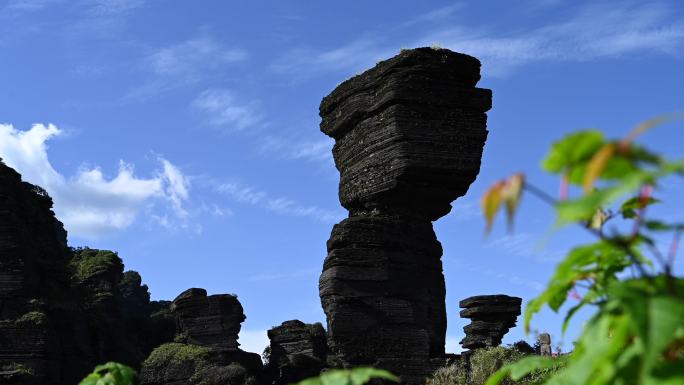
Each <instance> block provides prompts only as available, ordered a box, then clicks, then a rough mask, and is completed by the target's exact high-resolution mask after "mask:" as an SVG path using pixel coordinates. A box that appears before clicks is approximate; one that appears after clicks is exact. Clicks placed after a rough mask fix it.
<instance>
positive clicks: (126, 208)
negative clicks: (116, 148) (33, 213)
mask: <svg viewBox="0 0 684 385" xmlns="http://www.w3.org/2000/svg"><path fill="white" fill-rule="evenodd" d="M62 133H63V131H62V130H60V129H59V128H57V127H56V126H54V125H47V126H45V125H42V124H36V125H34V126H33V127H32V128H31V129H30V130H28V131H20V130H17V129H15V128H14V127H13V126H12V125H7V124H0V157H1V158H2V159H3V160H4V161H5V163H6V164H7V165H8V166H10V167H12V168H14V169H16V170H17V171H18V172H19V173H20V174H22V176H23V178H24V180H26V181H28V182H31V183H34V184H37V185H39V186H41V187H43V188H45V189H46V190H47V191H48V193H49V194H50V195H51V196H52V198H53V199H54V202H55V212H56V214H57V216H58V218H59V219H60V220H61V221H62V222H64V224H65V227H66V229H67V231H69V232H70V234H72V235H76V236H78V237H82V238H88V239H94V238H100V237H102V236H106V235H108V234H111V233H114V232H116V231H120V230H123V229H126V228H128V227H129V226H130V225H131V224H133V222H134V221H135V219H136V217H137V216H138V214H139V213H140V212H141V211H142V210H145V209H146V207H147V206H148V205H149V204H150V203H154V202H155V201H158V200H163V201H166V202H167V203H168V205H169V206H170V208H171V210H172V211H173V212H174V215H175V216H176V217H178V218H183V217H185V216H186V215H187V212H186V211H185V209H184V207H183V203H184V202H185V201H187V200H188V198H189V183H188V181H187V178H186V177H185V176H184V175H183V173H182V172H181V171H180V170H179V169H178V168H177V167H176V166H174V165H173V164H172V163H171V162H169V161H168V160H166V159H164V158H162V157H159V158H158V160H159V162H160V164H161V165H162V169H161V170H158V171H157V172H156V173H155V174H154V175H153V176H150V177H147V178H141V177H138V176H136V175H135V173H134V167H133V165H132V164H129V163H126V162H124V161H120V163H119V169H118V172H117V173H116V175H115V176H114V177H112V178H107V177H105V175H104V174H103V172H102V170H101V169H100V168H97V167H94V168H87V167H82V168H81V169H79V170H78V172H77V173H76V175H74V176H72V177H70V178H67V177H65V176H64V175H62V174H61V173H60V172H58V171H57V170H55V168H54V167H53V166H52V164H51V163H50V160H49V158H48V153H47V142H48V141H49V140H50V139H51V138H54V137H55V136H58V135H60V134H62Z"/></svg>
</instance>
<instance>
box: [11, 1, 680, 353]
mask: <svg viewBox="0 0 684 385" xmlns="http://www.w3.org/2000/svg"><path fill="white" fill-rule="evenodd" d="M433 44H438V45H440V46H442V47H445V48H449V49H452V50H455V51H460V52H464V53H468V54H471V55H474V56H476V57H478V58H479V59H480V60H481V61H482V63H483V68H482V80H481V81H480V83H479V86H480V87H485V88H491V89H492V90H493V92H494V98H493V108H492V110H491V111H490V112H489V114H488V116H489V123H488V128H489V130H490V135H489V139H488V141H487V144H486V147H485V152H484V157H483V163H482V168H481V172H480V175H479V177H478V179H477V181H476V182H475V183H474V184H473V185H472V186H471V189H470V191H469V193H468V194H467V195H466V196H465V197H463V198H461V199H459V200H458V201H457V202H455V204H454V210H453V211H452V213H451V214H449V215H448V216H446V217H444V218H442V219H440V220H439V221H438V222H436V223H435V229H436V232H437V236H438V238H439V239H440V241H441V242H442V244H443V247H444V257H443V260H444V269H445V276H446V281H447V309H448V317H449V328H448V344H447V349H448V350H450V351H458V350H459V346H458V345H457V343H458V341H459V340H460V339H461V338H462V337H463V332H462V327H463V326H464V325H465V324H466V323H467V321H466V320H463V319H460V318H459V317H458V311H459V309H458V301H459V300H460V299H462V298H465V297H467V296H470V295H476V294H495V293H506V294H510V295H517V296H521V297H523V298H524V299H526V300H527V299H530V298H532V297H533V296H535V295H536V294H537V293H539V290H540V289H541V288H542V287H543V285H544V284H545V283H546V281H547V279H548V277H549V276H550V274H551V272H552V271H553V267H554V265H555V263H556V262H557V261H558V260H559V258H561V256H562V255H563V253H564V252H565V251H567V250H568V248H569V247H571V246H572V245H574V244H577V243H579V242H585V241H589V239H587V238H586V237H585V235H584V234H583V233H581V232H580V231H577V230H572V229H571V230H569V231H565V232H561V233H558V234H556V235H554V236H553V237H551V238H550V239H549V240H548V241H547V242H546V246H545V247H543V248H541V247H540V246H539V245H540V240H541V239H542V238H543V237H544V235H545V234H547V233H548V229H549V227H550V225H551V224H552V223H553V219H554V218H553V212H552V211H551V210H550V209H549V208H547V207H545V206H544V205H543V204H542V203H540V202H537V201H535V200H534V198H533V197H531V196H530V197H525V198H524V201H523V203H522V208H521V211H520V214H519V215H520V220H519V221H518V223H517V226H516V231H515V232H514V233H507V232H506V231H505V229H504V228H503V226H502V224H503V223H502V222H499V223H497V225H496V226H495V229H494V231H493V233H492V234H491V235H490V236H489V237H488V238H486V239H485V237H484V236H483V229H484V222H483V220H482V219H481V217H480V215H479V208H478V205H479V197H480V196H481V195H482V192H483V191H484V190H485V189H486V187H487V186H488V185H490V184H491V183H493V182H494V181H495V180H497V179H498V178H501V177H503V176H506V175H508V174H510V173H512V172H516V171H525V172H527V173H528V177H529V179H530V180H532V181H533V182H534V183H535V184H536V185H538V186H539V187H542V188H544V189H546V190H547V191H549V192H550V193H555V192H556V191H557V188H558V183H557V181H556V180H555V179H553V178H551V177H549V176H546V175H544V174H543V173H541V172H540V171H539V166H538V165H539V160H540V159H541V158H542V157H543V155H544V154H545V152H546V150H547V148H548V147H549V145H550V144H551V143H552V142H553V140H555V139H558V138H560V137H561V136H562V135H563V134H564V133H567V132H570V131H572V130H575V129H578V128H587V127H599V128H602V129H604V130H605V131H606V132H607V133H608V135H610V136H614V137H618V136H622V135H624V133H626V132H627V131H628V130H629V129H630V128H631V127H632V126H633V125H634V124H636V123H637V122H639V121H641V120H643V119H646V118H648V117H651V116H654V115H658V114H662V113H665V112H670V111H674V110H678V109H681V108H682V107H684V91H683V90H684V76H682V72H681V68H684V67H683V65H684V60H683V57H684V56H683V55H684V6H682V4H681V3H680V2H678V1H675V0H672V1H651V2H639V1H596V2H575V1H562V0H545V1H523V0H518V1H486V2H477V3H476V2H450V1H421V2H415V1H403V0H393V1H375V2H367V1H347V2H322V1H287V2H285V1H252V2H226V1H219V0H212V1H210V0H207V1H202V2H180V1H179V2H172V1H161V0H75V1H73V0H72V1H66V0H0V157H2V158H4V159H5V161H6V162H7V163H8V164H9V165H11V166H13V167H15V168H16V169H17V170H19V171H20V172H21V173H22V174H23V175H24V177H25V179H27V180H28V181H30V182H33V183H37V184H40V185H42V186H43V187H45V188H46V189H47V190H48V192H49V193H50V194H51V195H52V196H53V198H54V200H55V211H56V212H57V214H58V216H59V217H60V218H61V219H62V220H63V222H64V223H65V225H66V228H67V230H68V231H69V241H70V243H71V245H73V246H80V245H89V246H91V247H97V248H107V249H112V250H116V251H118V252H119V255H120V256H121V257H122V258H123V259H124V262H125V264H126V266H127V268H129V269H134V270H137V271H139V272H140V273H141V274H142V276H143V279H144V281H145V282H146V283H147V284H148V285H149V287H150V291H151V292H152V296H153V298H156V299H173V298H174V297H175V296H176V295H177V294H179V293H180V292H181V291H183V290H185V289H187V288H189V287H203V288H206V289H207V290H208V291H209V292H210V293H225V292H229V293H236V294H238V296H239V298H240V300H241V302H242V304H243V306H244V308H245V312H246V314H247V320H246V322H245V323H244V324H243V332H242V334H241V340H240V342H242V344H243V348H245V349H247V350H251V351H256V352H261V350H263V347H265V345H266V344H267V339H266V336H265V330H267V329H269V328H270V327H272V326H275V325H278V324H280V323H281V322H282V321H285V320H288V319H293V318H298V319H301V320H303V321H305V322H315V321H324V320H325V318H324V315H323V312H322V310H321V307H320V302H319V300H318V287H317V285H318V275H319V273H320V271H321V268H322V263H323V258H324V257H325V254H326V249H325V242H326V240H327V239H328V237H329V235H330V230H331V228H332V226H333V224H334V223H336V222H338V221H339V220H341V219H342V218H344V217H345V216H346V212H345V211H344V210H343V209H342V207H341V206H340V205H339V202H338V199H337V183H338V173H337V170H336V169H335V168H334V165H333V163H332V157H331V153H330V150H331V148H332V143H333V142H332V140H331V139H329V138H327V137H326V136H325V135H323V134H322V133H320V131H319V129H318V124H319V122H320V119H319V117H318V105H319V103H320V100H321V98H322V97H324V96H326V95H327V94H328V93H329V92H330V91H332V90H333V89H334V87H335V86H336V85H337V84H338V83H340V82H341V81H343V80H345V79H347V78H348V77H350V76H352V75H354V74H356V73H360V72H362V71H363V70H365V69H367V68H370V67H372V66H373V65H374V64H375V63H376V62H377V61H379V60H382V59H386V58H389V57H391V56H393V55H395V54H396V53H398V52H399V50H400V49H401V48H411V47H418V46H429V45H433ZM681 137H682V131H681V122H679V123H674V124H668V125H664V126H662V127H659V128H657V129H656V130H654V131H652V132H650V133H648V134H647V135H646V136H645V137H644V138H643V139H644V140H643V142H644V143H645V144H647V145H650V146H651V147H653V148H655V149H658V150H660V151H661V152H664V153H665V154H668V155H671V156H675V155H679V156H681V154H682V153H683V151H682V150H684V145H683V144H682V140H681ZM683 193H684V184H683V183H682V182H681V181H674V180H673V181H671V183H668V184H667V185H666V186H665V188H664V191H661V192H660V196H661V197H662V198H663V199H664V200H666V202H668V207H669V209H660V210H662V211H661V213H663V214H665V215H666V216H670V217H678V218H681V217H682V216H684V215H683V214H684V209H682V207H684V199H682V195H683ZM678 267H679V268H680V269H681V267H682V265H681V264H679V265H678ZM583 317H584V318H586V314H585V315H581V316H580V317H579V319H578V322H575V323H574V324H573V325H571V330H570V331H569V332H568V335H567V336H566V338H565V340H566V343H565V347H566V348H567V347H569V346H570V341H572V340H573V339H574V338H575V337H576V336H577V333H578V330H579V329H580V327H581V320H582V319H583ZM533 326H534V327H535V328H537V329H538V330H540V331H549V332H551V333H552V335H553V336H554V337H555V341H556V342H557V341H558V340H559V339H560V331H559V330H560V327H559V326H560V319H559V317H557V316H555V315H553V314H552V313H543V314H542V315H540V316H539V317H538V318H537V320H536V322H534V324H533ZM521 329H522V328H521V327H518V328H516V329H514V330H512V331H511V332H510V333H509V334H508V335H507V337H506V338H505V341H506V342H513V341H515V340H518V339H521V338H523V337H524V334H523V332H522V330H521ZM528 340H529V341H530V342H532V336H529V337H528Z"/></svg>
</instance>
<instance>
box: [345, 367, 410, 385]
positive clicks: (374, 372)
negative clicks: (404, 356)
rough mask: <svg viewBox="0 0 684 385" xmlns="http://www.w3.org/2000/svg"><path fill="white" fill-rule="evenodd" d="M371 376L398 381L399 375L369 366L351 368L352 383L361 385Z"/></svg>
mask: <svg viewBox="0 0 684 385" xmlns="http://www.w3.org/2000/svg"><path fill="white" fill-rule="evenodd" d="M371 378H384V379H386V380H390V381H394V382H399V377H397V376H395V375H394V374H392V373H390V372H388V371H386V370H381V369H375V368H370V367H368V368H367V367H361V368H354V369H352V370H351V379H352V384H353V385H363V384H365V383H366V382H368V381H369V380H370V379H371Z"/></svg>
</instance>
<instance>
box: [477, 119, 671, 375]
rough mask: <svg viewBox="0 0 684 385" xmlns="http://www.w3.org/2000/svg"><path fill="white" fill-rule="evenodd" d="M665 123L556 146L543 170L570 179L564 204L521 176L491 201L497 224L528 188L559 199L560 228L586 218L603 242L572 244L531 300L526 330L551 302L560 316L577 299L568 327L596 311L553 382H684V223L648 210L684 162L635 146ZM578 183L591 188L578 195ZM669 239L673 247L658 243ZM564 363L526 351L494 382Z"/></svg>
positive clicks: (487, 205)
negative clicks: (681, 263) (681, 267)
mask: <svg viewBox="0 0 684 385" xmlns="http://www.w3.org/2000/svg"><path fill="white" fill-rule="evenodd" d="M662 120H663V119H661V118H657V119H652V120H650V121H647V122H645V123H642V124H640V125H639V126H637V127H636V128H635V129H634V130H633V131H632V132H631V133H630V134H629V135H628V136H627V137H626V138H624V139H622V140H606V139H605V138H604V136H603V134H602V133H601V132H599V131H583V132H578V133H575V134H572V135H569V136H567V137H565V138H564V139H562V140H560V141H558V142H556V143H555V144H554V145H553V147H552V148H551V151H550V152H549V154H548V156H547V157H546V159H544V161H543V167H544V169H545V170H546V171H548V172H550V173H554V174H559V175H560V176H561V189H560V191H561V194H560V198H559V199H558V200H556V199H555V198H553V197H551V196H549V195H547V194H546V193H544V192H543V191H541V190H539V189H537V188H536V187H534V186H533V185H531V184H529V183H528V182H526V181H525V179H524V176H523V175H522V174H516V175H514V176H513V177H511V178H509V179H507V180H505V181H501V182H498V183H497V184H496V185H494V186H493V187H492V188H491V189H490V190H489V191H488V192H487V194H485V196H484V197H483V202H482V203H483V209H484V213H485V217H486V220H487V228H488V229H489V228H490V227H491V224H492V222H493V219H494V216H495V215H496V212H497V211H498V210H499V207H500V206H501V205H502V204H504V203H505V204H506V208H507V213H508V218H509V223H510V220H511V218H512V216H513V214H514V213H515V209H516V207H517V205H518V203H519V201H520V196H521V193H522V191H528V192H530V193H532V194H534V195H536V196H537V197H539V198H541V199H542V200H544V201H546V202H547V203H550V204H551V205H553V207H554V208H555V210H556V212H557V223H556V226H557V227H558V228H560V227H562V226H565V225H567V224H573V223H575V224H579V225H580V226H582V227H584V228H585V229H586V230H587V231H588V232H589V233H591V234H592V235H593V236H594V237H595V239H596V241H595V242H594V243H590V244H586V245H581V246H578V247H576V248H574V249H572V250H571V251H570V252H569V254H568V255H567V256H566V257H565V259H564V260H563V261H561V263H560V264H559V265H558V266H557V268H556V271H555V273H554V275H553V277H552V278H551V280H550V281H549V284H548V285H547V287H546V289H545V290H544V291H543V292H542V294H541V295H540V296H538V297H537V298H535V299H533V300H532V301H530V302H529V303H528V304H527V306H526V309H525V313H524V323H525V329H526V331H529V325H530V321H531V319H532V317H533V316H534V315H535V314H536V313H538V312H539V311H541V309H542V308H543V307H545V306H548V307H549V308H551V309H552V310H553V311H555V312H558V311H559V310H560V308H561V306H563V305H564V304H565V303H566V301H567V299H568V298H573V299H575V300H577V304H575V305H574V306H573V307H571V308H570V310H569V311H568V312H567V314H566V316H565V320H564V322H563V330H564V331H565V329H566V328H567V326H568V323H569V321H570V320H571V318H572V316H573V315H574V314H576V312H577V311H578V310H579V309H581V308H583V307H585V306H593V307H594V308H595V309H596V312H595V314H594V315H593V316H592V317H591V318H590V320H589V321H588V322H587V324H586V326H585V327H584V330H583V332H582V335H581V336H580V338H579V341H578V342H577V344H576V346H575V350H574V352H573V353H572V354H571V355H570V356H569V357H568V358H567V366H566V367H565V368H564V369H562V370H559V371H558V372H557V373H555V374H554V375H553V376H551V377H550V378H549V379H548V380H546V381H545V382H544V383H545V384H559V385H560V384H562V385H574V384H576V385H608V384H626V385H628V384H644V385H650V384H654V385H655V384H673V385H674V384H684V280H683V279H681V278H679V277H675V276H674V275H673V273H672V268H673V265H674V260H675V257H676V254H677V251H678V244H679V240H680V238H681V235H682V232H683V231H684V223H673V222H665V221H662V220H660V219H656V218H651V217H650V216H647V213H648V211H649V210H648V208H649V206H651V205H653V204H657V203H661V202H660V201H659V200H658V199H656V198H654V197H653V192H654V191H657V189H658V188H659V187H660V184H661V183H662V182H663V178H666V177H682V176H684V160H677V161H671V160H667V159H665V158H664V157H662V156H660V155H658V154H656V153H653V152H650V151H648V150H646V149H645V148H643V147H641V146H638V145H636V144H634V139H635V138H636V137H637V136H639V135H640V134H642V133H643V132H645V131H647V130H648V129H650V128H651V127H653V126H654V125H655V124H656V123H660V122H661V121H662ZM573 185H576V186H578V187H580V188H581V190H582V194H581V195H580V196H579V197H577V198H574V199H570V197H569V195H570V191H571V186H573ZM607 224H611V225H612V224H614V225H613V226H610V227H608V226H607ZM665 237H668V238H665ZM664 239H667V243H668V244H669V245H668V247H667V251H666V252H663V251H661V250H660V248H661V247H659V246H660V244H661V243H662V242H663V240H664ZM556 363H557V362H556V361H555V360H554V359H553V358H548V357H538V356H531V357H525V358H523V359H521V360H519V361H518V362H516V363H513V364H510V365H506V366H505V367H503V368H502V369H501V370H499V371H498V372H497V373H496V374H494V375H493V376H492V377H491V378H490V379H489V380H488V381H487V385H496V384H499V383H501V382H502V381H504V379H506V378H511V379H514V380H519V379H523V378H525V376H527V375H528V374H530V373H532V372H533V371H538V370H540V369H545V368H551V367H554V366H555V365H556Z"/></svg>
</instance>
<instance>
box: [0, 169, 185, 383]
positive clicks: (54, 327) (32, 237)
mask: <svg viewBox="0 0 684 385" xmlns="http://www.w3.org/2000/svg"><path fill="white" fill-rule="evenodd" d="M123 269H124V266H123V263H122V262H121V259H120V258H119V257H118V256H117V255H116V253H113V252H111V251H106V250H94V249H87V248H85V249H70V248H68V247H67V239H66V231H64V228H63V226H62V223H61V222H59V221H58V220H57V219H56V218H55V215H54V212H53V211H52V199H50V197H49V196H48V194H47V193H46V192H45V190H43V189H42V188H40V187H38V186H34V185H31V184H29V183H26V182H23V181H22V180H21V176H20V175H19V174H18V173H17V172H16V171H14V170H13V169H11V168H10V167H8V166H7V165H5V164H4V163H3V162H2V161H1V160H0V384H15V383H16V384H22V385H29V384H36V385H47V384H49V385H66V384H68V385H72V384H76V383H78V382H79V381H80V380H81V379H82V378H83V377H84V376H85V375H86V374H87V373H89V372H90V371H91V370H92V369H93V367H94V366H95V365H97V364H99V363H103V362H107V361H119V362H123V363H125V364H128V365H132V366H134V367H137V366H138V365H139V364H140V361H141V360H142V359H143V358H144V357H145V356H147V354H149V352H150V351H151V350H152V347H154V346H157V345H159V344H160V343H162V342H166V341H168V340H169V339H170V338H172V337H173V334H172V333H171V334H170V335H169V334H168V333H166V331H167V330H168V325H169V322H168V321H169V319H167V318H165V317H164V310H165V306H164V304H160V303H154V302H150V298H149V293H148V291H147V286H145V285H143V284H142V282H141V280H140V276H139V275H138V274H137V273H135V272H126V273H124V271H123ZM131 278H137V279H131ZM129 308H131V309H133V308H134V312H132V311H131V312H129V311H126V309H129ZM153 313H154V314H155V315H153ZM171 327H173V324H171Z"/></svg>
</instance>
